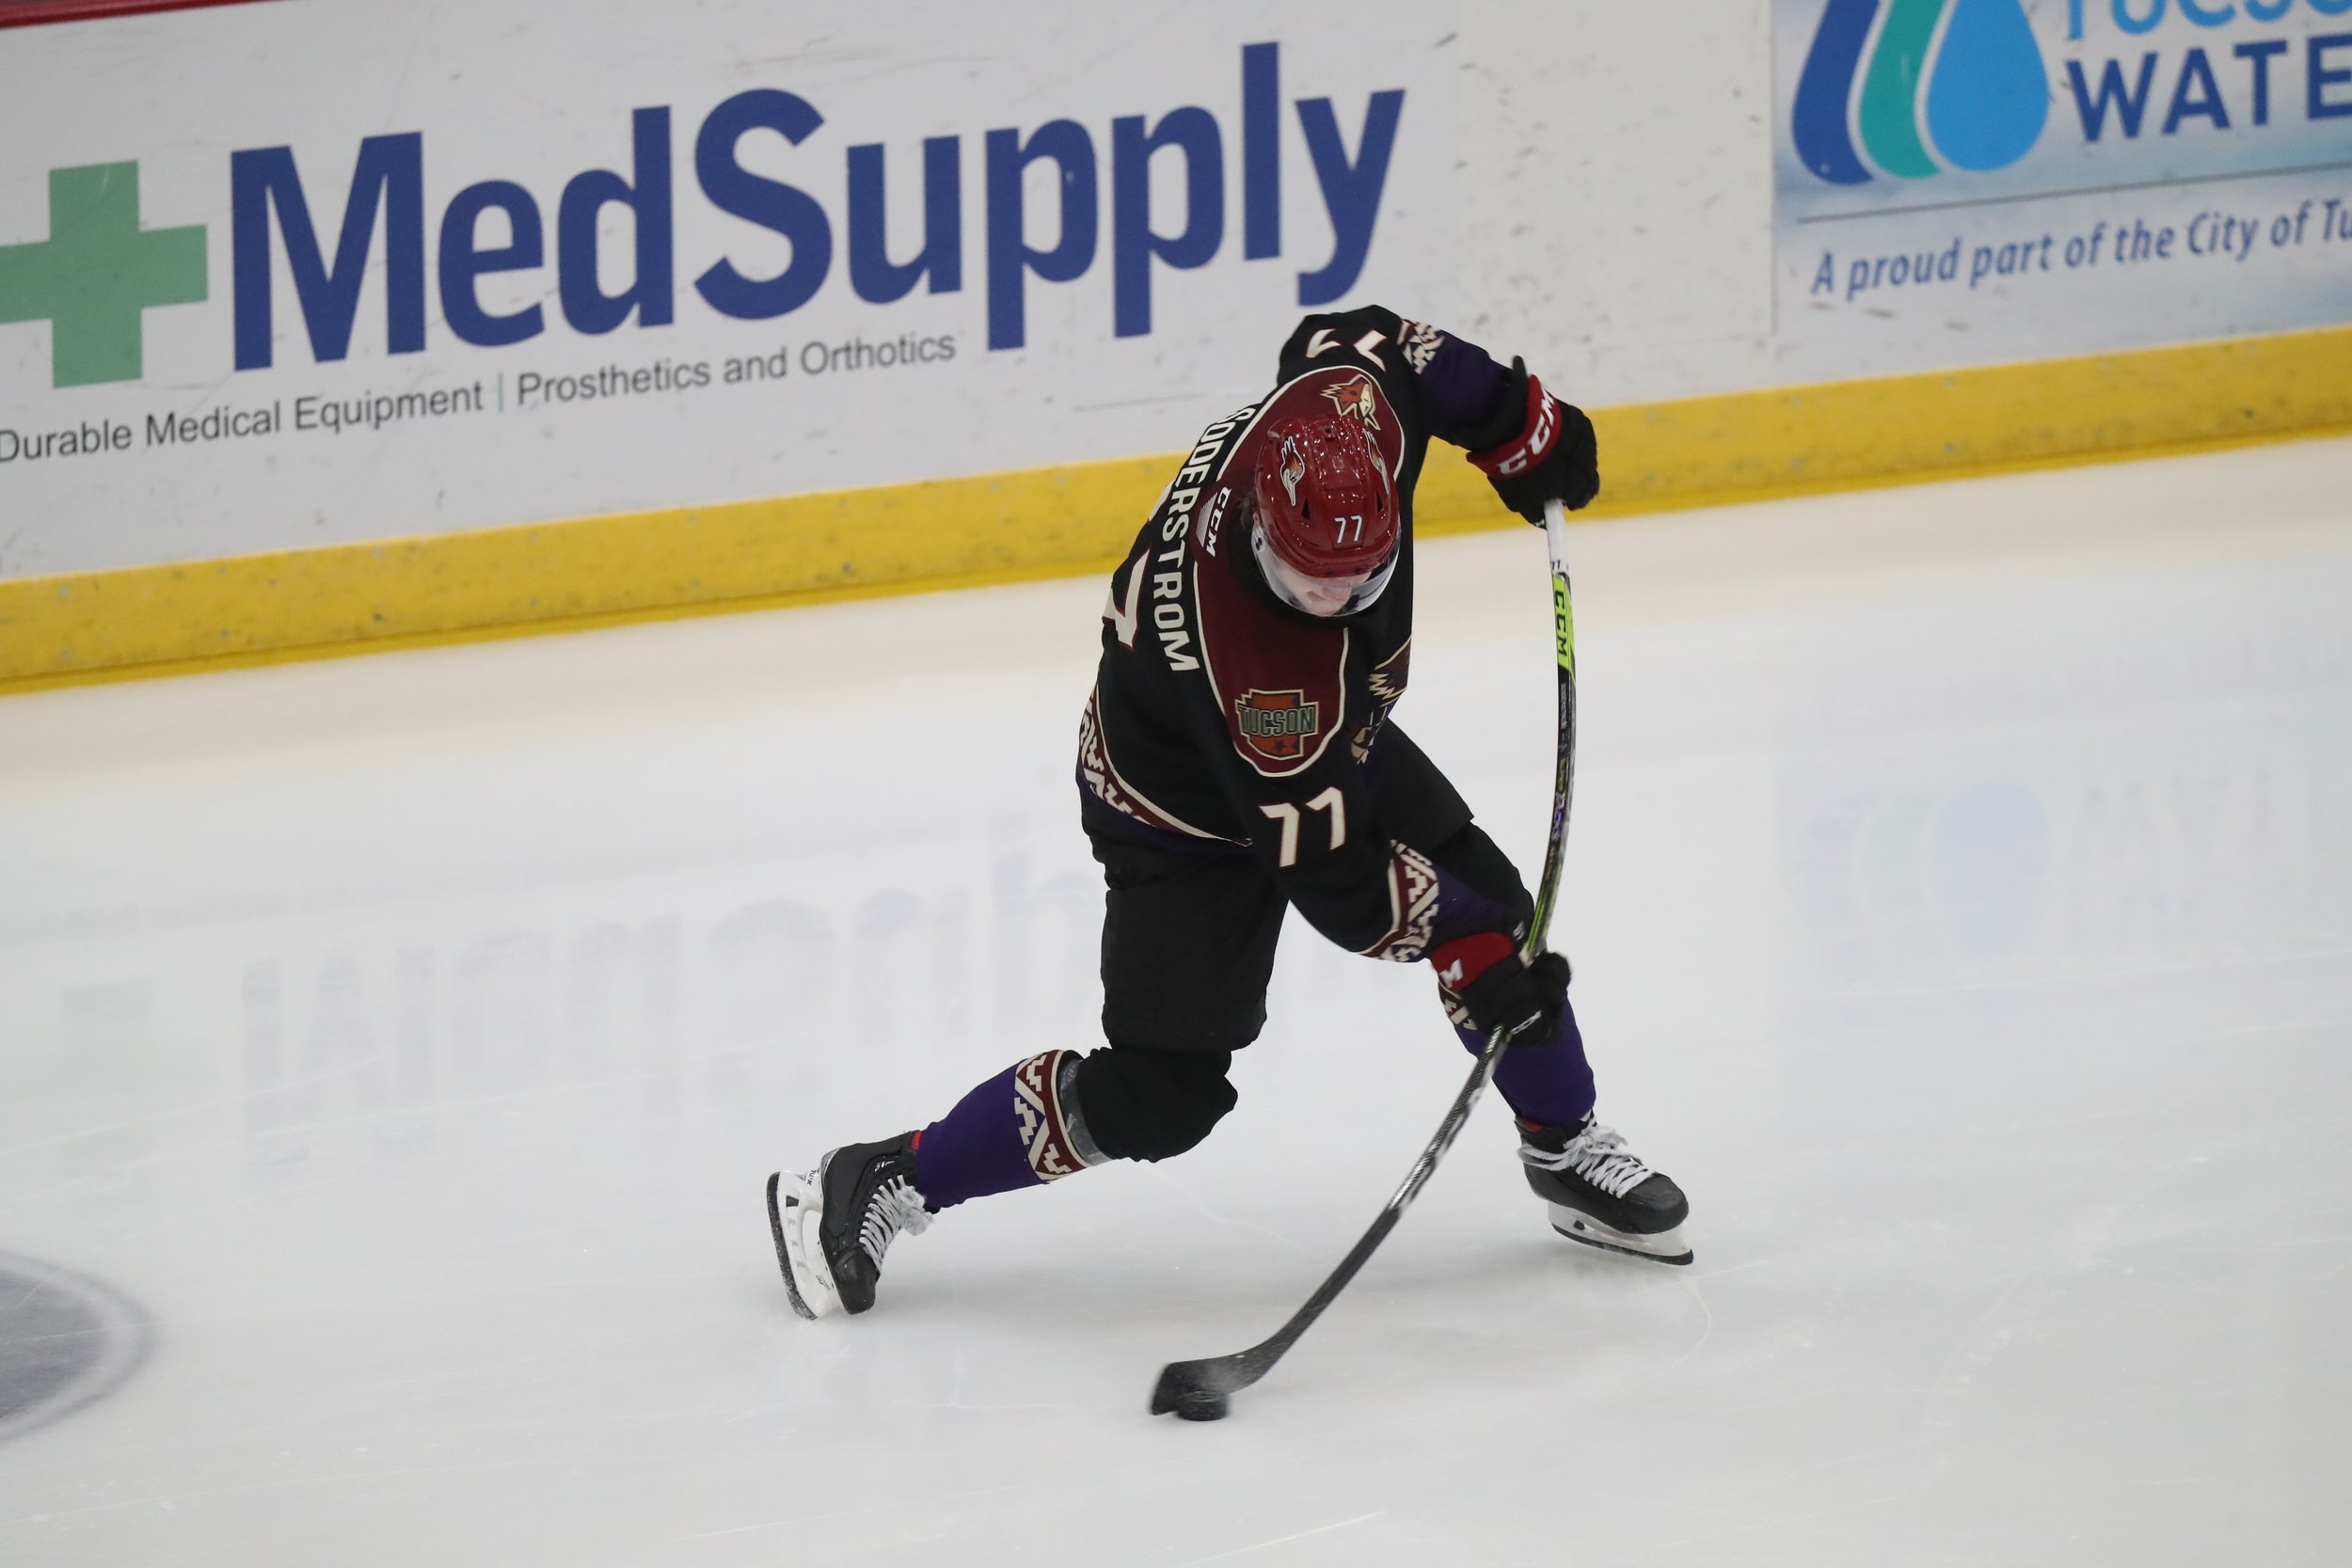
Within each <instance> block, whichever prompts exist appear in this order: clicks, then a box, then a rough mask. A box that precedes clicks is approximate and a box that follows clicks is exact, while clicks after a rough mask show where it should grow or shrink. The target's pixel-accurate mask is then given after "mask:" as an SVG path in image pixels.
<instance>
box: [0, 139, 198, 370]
mask: <svg viewBox="0 0 2352 1568" xmlns="http://www.w3.org/2000/svg"><path fill="white" fill-rule="evenodd" d="M209 293H210V290H209V288H208V287H207V284H206V280H205V261H204V226H203V225H202V224H200V223H199V224H195V225H192V226H190V227H188V228H186V229H145V230H143V229H141V228H140V227H139V166H138V165H136V164H90V165H87V166H84V167H81V168H53V169H51V170H50V171H49V238H48V239H46V240H44V241H40V242H37V243H35V244H32V245H0V323H5V322H37V321H45V322H47V323H49V330H50V350H49V359H50V372H51V379H52V381H53V383H54V384H55V385H56V386H59V387H90V386H96V385H98V384H99V383H101V382H107V381H136V380H137V379H138V378H139V376H140V375H141V374H142V373H143V372H144V369H145V359H146V354H145V348H146V345H145V341H144V335H143V332H142V325H141V321H140V315H139V313H140V312H141V311H143V310H145V309H148V308H150V307H151V306H156V305H194V304H198V303H199V302H200V301H202V300H203V299H205V298H206V297H208V295H209Z"/></svg>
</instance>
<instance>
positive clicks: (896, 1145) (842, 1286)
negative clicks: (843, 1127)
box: [768, 1132, 931, 1318]
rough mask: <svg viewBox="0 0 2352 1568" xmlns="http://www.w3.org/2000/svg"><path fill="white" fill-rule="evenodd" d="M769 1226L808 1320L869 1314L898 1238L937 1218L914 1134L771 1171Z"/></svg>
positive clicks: (790, 1288)
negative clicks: (925, 1190)
mask: <svg viewBox="0 0 2352 1568" xmlns="http://www.w3.org/2000/svg"><path fill="white" fill-rule="evenodd" d="M768 1223H769V1225H770V1226H771V1227H773V1229H774V1231H775V1238H776V1263H777V1265H778V1266H779V1267H780V1268H782V1269H783V1270H784V1289H785V1292H786V1293H787V1295H789V1296H790V1297H791V1298H792V1310H793V1311H795V1312H798V1313H799V1314H800V1315H801V1316H802V1317H803V1318H821V1317H824V1316H826V1315H828V1314H829V1313H833V1312H852V1313H854V1312H863V1311H865V1310H866V1308H868V1307H872V1306H873V1305H874V1286H875V1283H876V1282H877V1281H878V1280H879V1279H880V1278H881V1277H882V1255H883V1254H884V1253H886V1252H888V1251H889V1250H890V1243H891V1242H892V1241H893V1240H895V1239H896V1238H897V1236H898V1232H899V1231H901V1230H903V1231H905V1232H907V1233H908V1234H909V1235H919V1234H921V1233H922V1232H923V1231H924V1230H925V1229H926V1228H928V1227H930V1223H931V1215H930V1210H929V1209H927V1208H925V1207H924V1204H923V1195H922V1194H920V1193H918V1192H916V1191H915V1190H914V1133H912V1132H902V1133H900V1134H899V1135H898V1136H897V1137H895V1138H887V1139H884V1140H883V1141H882V1142H881V1143H870V1144H845V1145H843V1146H842V1147H841V1148H836V1149H834V1151H833V1152H832V1153H830V1154H828V1155H826V1156H825V1157H824V1159H822V1160H821V1161H819V1162H818V1165H817V1168H816V1169H815V1170H813V1171H804V1172H801V1173H799V1174H797V1175H796V1174H793V1173H791V1172H787V1171H779V1172H777V1173H776V1174H775V1175H773V1176H771V1177H770V1178H768Z"/></svg>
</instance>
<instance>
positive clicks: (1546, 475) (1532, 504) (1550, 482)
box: [1470, 359, 1600, 528]
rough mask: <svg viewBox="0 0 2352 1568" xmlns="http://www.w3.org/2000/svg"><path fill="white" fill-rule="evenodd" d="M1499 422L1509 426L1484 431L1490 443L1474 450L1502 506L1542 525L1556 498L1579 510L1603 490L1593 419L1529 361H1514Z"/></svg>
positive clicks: (1474, 457)
mask: <svg viewBox="0 0 2352 1568" xmlns="http://www.w3.org/2000/svg"><path fill="white" fill-rule="evenodd" d="M1497 422H1498V424H1499V425H1502V426H1503V427H1506V428H1502V429H1489V430H1486V431H1484V432H1481V433H1480V436H1481V437H1482V438H1484V439H1486V441H1487V442H1488V443H1489V444H1487V445H1485V446H1482V447H1478V448H1474V449H1472V451H1470V461H1471V462H1472V463H1475V464H1477V465H1478V467H1481V468H1483V469H1485V470H1486V483H1489V484H1492V485H1493V486H1494V487H1495V494H1496V495H1498V496H1500V497H1502V504H1503V505H1505V506H1507V507H1509V508H1510V509H1511V510H1512V511H1514V512H1516V513H1518V515H1520V516H1522V517H1524V518H1526V519H1527V520H1528V521H1529V522H1531V523H1533V524H1534V525H1535V526H1536V527H1537V528H1541V527H1543V526H1544V502H1546V501H1549V500H1557V501H1558V502H1560V504H1562V505H1563V506H1565V507H1566V508H1567V509H1568V510H1569V511H1571V512H1575V511H1578V510H1580V509H1581V508H1583V507H1585V506H1588V505H1590V504H1591V503H1592V499H1593V498H1594V497H1595V496H1597V495H1598V494H1599V493H1600V446H1599V442H1598V441H1597V439H1596V438H1595V436H1594V435H1593V421H1592V420H1588V419H1586V418H1585V417H1584V411H1583V410H1582V409H1581V408H1579V407H1577V406H1576V405H1575V404H1566V403H1562V402H1561V401H1560V400H1559V399H1558V398H1556V397H1553V396H1552V395H1551V394H1550V393H1549V392H1547V391H1545V390H1544V384H1543V383H1542V382H1540V381H1538V380H1536V379H1535V378H1534V376H1532V375H1530V374H1528V373H1527V362H1526V361H1525V360H1524V359H1513V360H1512V361H1511V396H1510V398H1509V399H1507V400H1506V402H1505V404H1504V407H1503V410H1502V413H1501V414H1500V415H1498V416H1497Z"/></svg>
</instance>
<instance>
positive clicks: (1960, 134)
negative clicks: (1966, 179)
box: [1927, 0, 2050, 172]
mask: <svg viewBox="0 0 2352 1568" xmlns="http://www.w3.org/2000/svg"><path fill="white" fill-rule="evenodd" d="M2049 118H2050V79H2049V76H2048V74H2047V73H2046V72H2045V71H2044V70H2043V68H2042V46H2041V45H2040V44H2038V43H2036V42H2035V41H2034V36H2033V24H2031V23H2029V22H2027V21H2026V8H2025V6H2024V4H2023V3H2022V0H1952V18H1951V21H1950V23H1949V24H1947V25H1946V27H1945V29H1944V45H1943V47H1942V48H1941V49H1940V50H1938V51H1937V53H1936V57H1935V67H1934V75H1933V76H1932V77H1931V80H1930V81H1929V84H1928V101H1927V121H1928V135H1929V136H1930V137H1931V138H1932V139H1933V141H1934V142H1935V150H1936V151H1937V152H1938V153H1939V154H1941V155H1942V156H1943V159H1944V161H1945V162H1946V163H1947V164H1952V165H1955V166H1958V167H1961V168H1965V169H1975V170H1978V171H1979V172H1981V171H1984V170H1987V169H1996V168H2007V167H2008V166H2010V165H2011V164H2013V163H2015V162H2016V161H2017V160H2018V159H2020V158H2022V157H2024V156H2025V155H2026V153H2028V152H2030V151H2032V150H2033V145H2034V143H2036V142H2038V141H2040V140H2041V139H2042V126H2043V125H2045V124H2046V123H2048V121H2049Z"/></svg>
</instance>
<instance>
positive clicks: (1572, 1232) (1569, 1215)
mask: <svg viewBox="0 0 2352 1568" xmlns="http://www.w3.org/2000/svg"><path fill="white" fill-rule="evenodd" d="M1545 1207H1546V1208H1548V1209H1549V1210H1550V1211H1551V1228H1552V1229H1553V1230H1554V1231H1555V1232H1557V1233H1558V1234H1560V1235H1563V1236H1565V1237H1566V1238H1567V1239H1568V1240H1569V1241H1571V1242H1581V1243H1583V1244H1584V1245H1586V1246H1588V1247H1597V1248H1599V1249H1600V1250H1601V1251H1603V1252H1621V1253H1623V1254H1625V1255H1626V1256H1627V1257H1628V1258H1643V1259H1648V1260H1649V1261H1650V1262H1653V1263H1672V1264H1675V1265H1677V1266H1679V1265H1681V1264H1684V1263H1688V1262H1689V1261H1691V1257H1692V1253H1691V1248H1690V1245H1689V1243H1686V1242H1684V1241H1683V1239H1682V1227H1680V1226H1676V1227H1674V1228H1673V1229H1672V1230H1661V1231H1659V1232H1658V1233H1657V1234H1655V1235H1651V1236H1636V1235H1634V1234H1632V1233H1631V1232H1629V1231H1625V1230H1618V1229H1616V1228H1614V1227H1611V1226H1606V1225H1603V1224H1601V1223H1600V1221H1598V1220H1597V1219H1595V1218H1593V1216H1592V1215H1590V1214H1586V1213H1580V1212H1578V1211H1576V1210H1574V1209H1570V1208H1567V1207H1565V1205H1563V1204H1558V1203H1551V1204H1547V1205H1545Z"/></svg>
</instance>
